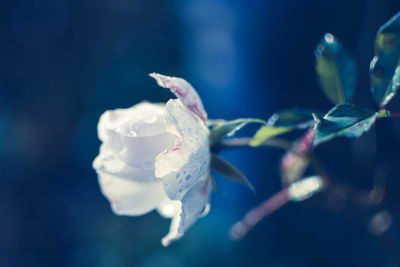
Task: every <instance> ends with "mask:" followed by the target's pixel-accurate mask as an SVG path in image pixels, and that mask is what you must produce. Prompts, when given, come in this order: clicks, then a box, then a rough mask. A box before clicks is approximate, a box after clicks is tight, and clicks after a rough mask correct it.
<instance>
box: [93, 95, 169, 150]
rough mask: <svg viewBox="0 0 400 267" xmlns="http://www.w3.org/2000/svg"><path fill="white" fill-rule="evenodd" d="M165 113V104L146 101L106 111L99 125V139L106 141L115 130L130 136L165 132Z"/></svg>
mask: <svg viewBox="0 0 400 267" xmlns="http://www.w3.org/2000/svg"><path fill="white" fill-rule="evenodd" d="M164 114H165V107H164V106H161V105H156V104H150V103H146V102H143V103H139V104H137V105H134V106H132V107H130V108H126V109H115V110H109V111H106V112H104V113H103V114H102V115H101V117H100V120H99V124H98V125H97V131H98V135H99V139H100V140H101V141H103V142H106V141H108V140H109V139H110V134H111V133H113V132H118V133H119V134H123V135H126V136H129V137H135V136H152V135H157V134H160V133H163V132H165V130H166V128H167V125H166V122H165V119H164Z"/></svg>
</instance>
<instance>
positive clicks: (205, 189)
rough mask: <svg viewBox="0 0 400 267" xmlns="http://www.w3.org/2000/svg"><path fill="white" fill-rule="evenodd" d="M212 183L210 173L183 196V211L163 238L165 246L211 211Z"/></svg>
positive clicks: (178, 237)
mask: <svg viewBox="0 0 400 267" xmlns="http://www.w3.org/2000/svg"><path fill="white" fill-rule="evenodd" d="M210 192H211V183H210V180H209V179H208V173H207V174H206V175H205V176H203V177H202V178H201V179H200V181H198V182H197V184H195V185H194V186H193V187H192V188H191V189H190V190H189V191H188V192H187V193H186V194H185V196H184V197H183V198H182V200H181V203H182V209H181V212H180V213H179V214H178V215H176V216H175V217H173V218H172V222H171V226H170V230H169V233H168V234H167V235H166V236H165V237H164V238H163V239H162V241H161V243H162V244H163V246H168V245H169V244H171V243H172V242H174V241H176V240H178V239H180V238H181V237H182V236H183V234H184V232H185V231H186V230H187V229H188V228H189V227H191V226H192V225H193V224H194V223H195V222H196V221H197V220H198V219H199V218H201V217H203V216H204V215H205V213H206V212H208V211H209V201H210Z"/></svg>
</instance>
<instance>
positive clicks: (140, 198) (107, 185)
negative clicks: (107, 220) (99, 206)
mask: <svg viewBox="0 0 400 267" xmlns="http://www.w3.org/2000/svg"><path fill="white" fill-rule="evenodd" d="M97 173H98V176H99V183H100V186H101V190H102V192H103V194H104V196H106V198H107V199H108V200H109V201H110V203H111V207H112V210H113V211H114V212H115V213H116V214H118V215H132V216H136V215H143V214H146V213H148V212H150V211H152V210H153V209H155V208H157V206H158V205H159V204H160V203H161V202H162V201H163V200H164V199H166V198H167V197H166V195H165V193H164V189H163V186H162V183H161V181H159V180H153V181H149V182H137V181H133V180H127V179H123V178H120V177H118V176H115V175H111V174H108V173H103V172H101V171H97Z"/></svg>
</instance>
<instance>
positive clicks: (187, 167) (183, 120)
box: [155, 99, 210, 200]
mask: <svg viewBox="0 0 400 267" xmlns="http://www.w3.org/2000/svg"><path fill="white" fill-rule="evenodd" d="M166 121H167V124H168V131H169V132H170V133H171V134H172V135H175V136H177V137H176V141H175V146H173V147H172V148H170V149H168V150H166V151H165V152H163V153H161V154H160V155H158V156H157V158H156V163H155V176H156V177H158V178H162V180H163V184H164V188H165V192H166V194H167V195H168V197H169V198H170V199H172V200H180V199H182V197H183V196H184V195H185V193H186V192H187V191H188V190H189V189H190V188H191V187H192V186H193V185H195V184H196V183H197V182H198V181H199V180H200V178H201V177H203V176H204V175H205V174H206V173H208V168H209V164H210V149H209V140H208V136H209V130H208V128H207V127H206V126H205V124H204V123H202V122H201V121H200V120H199V119H198V118H197V117H196V116H194V115H193V114H192V113H191V112H188V111H187V109H186V108H185V106H184V105H183V104H182V102H181V100H179V99H174V100H169V101H168V103H167V105H166Z"/></svg>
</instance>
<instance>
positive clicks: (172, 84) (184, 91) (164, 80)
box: [150, 73, 207, 121]
mask: <svg viewBox="0 0 400 267" xmlns="http://www.w3.org/2000/svg"><path fill="white" fill-rule="evenodd" d="M150 76H151V77H153V78H154V79H156V81H157V83H158V85H160V86H162V87H164V88H169V89H171V91H172V92H173V93H174V94H175V95H176V96H177V97H178V98H179V99H180V100H182V102H183V104H184V105H185V106H186V107H187V108H188V109H189V110H190V111H191V112H193V113H194V114H196V115H197V116H198V117H199V118H200V119H202V120H203V121H206V120H207V113H206V111H205V110H204V107H203V103H202V102H201V99H200V97H199V95H198V94H197V92H196V90H194V88H193V87H192V86H191V85H190V83H188V82H187V81H186V80H184V79H182V78H177V77H170V76H165V75H161V74H158V73H152V74H150Z"/></svg>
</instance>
